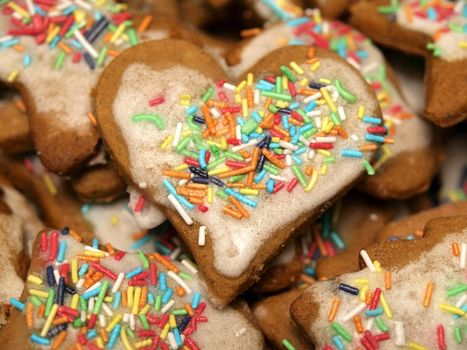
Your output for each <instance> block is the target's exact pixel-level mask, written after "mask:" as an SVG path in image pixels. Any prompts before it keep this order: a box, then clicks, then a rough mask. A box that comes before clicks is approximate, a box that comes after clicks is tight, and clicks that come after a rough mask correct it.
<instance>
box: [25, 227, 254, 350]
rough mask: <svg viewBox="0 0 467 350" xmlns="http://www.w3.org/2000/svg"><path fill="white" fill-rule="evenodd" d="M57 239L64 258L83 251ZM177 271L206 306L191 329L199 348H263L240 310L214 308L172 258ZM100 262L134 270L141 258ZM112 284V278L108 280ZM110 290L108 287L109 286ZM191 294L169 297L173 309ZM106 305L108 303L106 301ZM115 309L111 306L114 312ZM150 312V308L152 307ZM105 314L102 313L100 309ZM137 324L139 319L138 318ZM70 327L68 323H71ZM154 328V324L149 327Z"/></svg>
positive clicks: (72, 332) (70, 241) (72, 334)
mask: <svg viewBox="0 0 467 350" xmlns="http://www.w3.org/2000/svg"><path fill="white" fill-rule="evenodd" d="M59 239H60V240H64V241H66V243H67V251H66V256H65V258H66V260H68V261H71V260H72V258H73V257H74V256H76V254H79V253H82V251H83V245H81V244H79V243H77V242H76V241H75V240H74V239H72V238H71V237H70V236H60V238H59ZM173 263H174V264H175V265H176V266H177V267H178V268H179V269H180V271H182V272H184V273H186V274H189V275H191V276H192V277H193V279H192V280H184V281H185V283H186V284H187V285H188V287H190V288H191V290H192V291H193V292H196V291H199V292H200V293H201V295H202V298H201V302H205V303H206V304H207V307H206V309H205V310H204V312H203V315H204V316H206V317H207V319H208V322H203V323H198V325H197V330H196V332H194V333H193V334H192V335H191V336H190V337H191V338H192V339H193V340H194V341H195V343H196V344H197V345H198V347H199V348H200V349H229V350H230V349H232V350H257V349H261V348H262V342H263V340H262V335H261V333H260V332H259V331H258V330H257V329H255V327H254V326H253V324H252V323H251V322H250V321H249V320H248V319H247V318H246V317H245V316H244V315H243V314H242V313H241V312H239V311H236V310H234V309H233V308H231V307H229V306H227V307H225V308H224V309H223V310H219V309H216V308H215V307H214V306H213V304H211V303H210V302H209V301H208V300H207V299H206V297H205V296H204V294H203V292H202V290H201V288H200V283H199V280H198V278H197V277H196V276H195V275H193V274H192V273H190V271H189V270H188V269H186V267H185V266H183V265H182V264H180V263H178V262H173ZM100 264H101V265H102V266H104V267H106V268H108V269H110V270H111V271H114V272H115V273H119V272H124V273H127V272H129V271H133V270H134V269H135V268H137V267H141V260H140V258H139V257H138V254H131V253H127V254H125V256H124V257H123V258H122V259H121V260H120V261H117V260H115V259H113V258H112V257H108V258H105V259H102V260H101V262H100ZM157 269H158V271H163V272H165V273H166V274H167V269H166V268H165V267H164V266H162V265H161V264H159V263H157ZM35 273H36V274H37V273H41V271H35ZM126 281H127V280H125V281H124V282H123V284H122V287H121V288H120V290H126V289H127V285H126V284H127V282H126ZM110 282H111V284H110V286H112V281H110ZM167 285H168V286H169V287H171V288H174V287H175V286H177V284H176V283H175V282H174V281H173V280H172V279H171V278H167ZM27 286H28V287H29V288H35V289H44V290H45V289H46V287H45V286H40V287H38V286H37V285H34V284H31V283H27ZM109 290H110V288H109ZM150 291H151V292H154V288H150ZM69 298H70V297H69V295H68V294H66V299H65V305H69V304H68V303H69ZM192 298H193V293H191V294H185V296H183V297H178V296H175V293H174V297H173V298H172V299H174V300H175V305H174V308H175V309H180V308H184V305H185V304H186V303H190V304H191V301H192ZM109 307H111V304H110V303H109ZM130 311H131V309H128V308H127V309H123V308H121V309H120V312H122V313H124V312H130ZM116 313H117V311H116V310H114V315H115V314H116ZM151 313H153V311H151ZM103 314H105V313H103ZM158 316H159V317H160V313H159V314H158ZM113 317H114V316H112V317H108V316H106V319H107V324H108V323H110V321H111V320H112V318H113ZM137 322H138V324H139V321H137ZM41 325H43V320H41V323H39V324H35V326H36V327H40V326H41ZM70 328H71V327H70ZM242 328H246V331H245V332H244V333H243V334H242V336H240V337H236V336H235V333H236V332H237V331H238V330H240V329H242ZM152 329H154V326H153V327H152ZM77 334H78V332H77V330H76V329H73V328H71V329H70V330H69V336H68V337H67V341H68V342H71V341H72V339H76V338H75V336H77ZM63 346H64V348H66V347H67V343H65V344H64V345H63ZM114 349H125V348H124V347H123V344H122V342H121V341H120V339H119V340H118V341H117V343H116V346H115V348H114Z"/></svg>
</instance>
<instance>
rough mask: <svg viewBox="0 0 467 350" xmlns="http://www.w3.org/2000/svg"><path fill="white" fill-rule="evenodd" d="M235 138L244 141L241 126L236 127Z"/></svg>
mask: <svg viewBox="0 0 467 350" xmlns="http://www.w3.org/2000/svg"><path fill="white" fill-rule="evenodd" d="M235 137H236V139H237V140H241V139H242V127H241V125H237V126H236V127H235Z"/></svg>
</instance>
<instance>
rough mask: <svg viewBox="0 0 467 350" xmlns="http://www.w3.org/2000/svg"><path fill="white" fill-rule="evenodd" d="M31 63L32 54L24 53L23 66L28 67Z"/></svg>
mask: <svg viewBox="0 0 467 350" xmlns="http://www.w3.org/2000/svg"><path fill="white" fill-rule="evenodd" d="M31 63H32V56H31V55H30V54H25V55H24V56H23V66H24V67H25V68H26V67H29V66H30V65H31Z"/></svg>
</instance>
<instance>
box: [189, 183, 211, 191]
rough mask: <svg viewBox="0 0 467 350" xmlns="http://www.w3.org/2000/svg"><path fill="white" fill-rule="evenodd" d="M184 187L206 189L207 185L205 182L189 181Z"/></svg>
mask: <svg viewBox="0 0 467 350" xmlns="http://www.w3.org/2000/svg"><path fill="white" fill-rule="evenodd" d="M186 187H188V188H191V189H195V190H206V189H207V188H208V185H205V184H196V183H194V182H191V183H189V184H188V185H186Z"/></svg>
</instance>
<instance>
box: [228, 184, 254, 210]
mask: <svg viewBox="0 0 467 350" xmlns="http://www.w3.org/2000/svg"><path fill="white" fill-rule="evenodd" d="M225 193H227V194H229V195H232V196H234V197H235V198H237V199H238V200H239V201H240V202H242V203H244V204H246V205H248V206H249V207H252V208H256V207H257V206H258V203H256V202H255V201H254V200H252V199H250V198H248V197H246V196H244V195H242V194H240V193H239V192H237V191H234V190H232V189H231V188H226V189H225Z"/></svg>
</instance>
